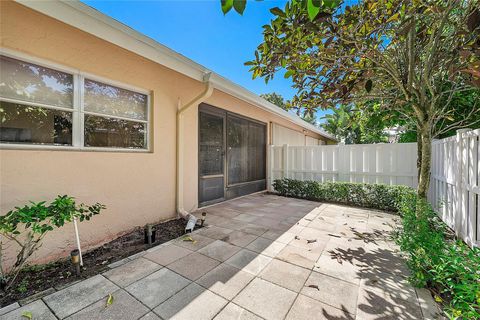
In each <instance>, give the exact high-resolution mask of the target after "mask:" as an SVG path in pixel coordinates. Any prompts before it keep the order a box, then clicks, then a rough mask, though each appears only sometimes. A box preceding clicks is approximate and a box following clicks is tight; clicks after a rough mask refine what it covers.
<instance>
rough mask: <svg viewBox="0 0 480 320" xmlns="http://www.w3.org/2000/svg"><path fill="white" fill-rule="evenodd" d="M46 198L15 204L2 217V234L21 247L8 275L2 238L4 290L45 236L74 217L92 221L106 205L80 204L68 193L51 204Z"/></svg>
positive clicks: (0, 254) (0, 260)
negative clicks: (47, 202)
mask: <svg viewBox="0 0 480 320" xmlns="http://www.w3.org/2000/svg"><path fill="white" fill-rule="evenodd" d="M45 203H46V202H45V201H42V202H37V203H35V202H31V204H30V205H25V206H24V207H16V208H15V210H12V211H9V212H8V213H7V214H6V215H4V216H0V234H1V235H2V236H3V237H5V238H6V239H7V240H9V241H11V242H13V243H15V244H16V245H18V247H19V251H18V253H17V258H16V261H15V263H14V264H13V266H12V267H11V269H10V270H9V272H8V274H6V273H5V270H4V269H3V252H4V243H3V242H2V241H0V280H1V281H2V283H3V286H4V290H5V291H6V290H8V289H9V288H10V287H11V286H12V284H13V283H14V282H15V280H16V278H17V276H18V274H19V272H20V271H21V270H22V269H23V268H24V267H25V264H26V262H27V260H28V259H29V258H30V256H31V255H32V254H33V253H34V252H35V251H36V250H38V248H40V246H41V243H42V240H43V238H44V237H45V235H46V234H47V233H48V232H49V231H52V230H54V229H55V228H60V227H62V226H64V225H65V223H67V222H71V221H72V220H73V219H74V218H77V219H79V220H80V221H84V220H90V218H91V217H92V216H94V215H97V214H99V213H100V211H101V210H102V209H105V206H104V205H102V204H99V203H96V204H94V205H91V206H87V205H85V204H83V203H82V204H80V205H77V204H76V203H75V199H74V198H73V197H69V196H66V195H64V196H58V197H57V198H56V199H55V200H54V201H53V202H52V203H50V205H45Z"/></svg>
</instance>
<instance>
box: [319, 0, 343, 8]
mask: <svg viewBox="0 0 480 320" xmlns="http://www.w3.org/2000/svg"><path fill="white" fill-rule="evenodd" d="M339 5H340V0H323V6H324V7H327V8H330V9H334V8H335V7H338V6H339Z"/></svg>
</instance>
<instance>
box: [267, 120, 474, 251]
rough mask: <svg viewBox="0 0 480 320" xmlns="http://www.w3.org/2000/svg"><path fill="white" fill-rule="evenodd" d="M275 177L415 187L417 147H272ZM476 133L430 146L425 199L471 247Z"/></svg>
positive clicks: (460, 134) (464, 132) (465, 131)
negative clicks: (429, 173)
mask: <svg viewBox="0 0 480 320" xmlns="http://www.w3.org/2000/svg"><path fill="white" fill-rule="evenodd" d="M269 154H270V155H271V157H270V166H269V174H268V186H269V189H271V188H272V187H271V183H272V181H273V180H274V179H279V178H284V177H286V178H293V179H299V180H315V181H319V182H325V181H350V182H365V183H385V184H389V185H407V186H410V187H413V188H416V187H417V168H416V161H417V145H416V143H399V144H370V145H331V146H326V145H320V146H289V145H283V146H270V150H269ZM479 161H480V129H478V130H473V131H472V130H468V129H463V130H459V131H458V133H457V135H456V136H454V137H450V138H446V139H442V140H435V141H434V142H433V143H432V168H431V183H430V190H429V201H430V202H431V203H432V205H433V207H434V208H435V209H436V210H437V212H438V213H439V215H440V217H441V218H442V220H443V221H445V223H446V224H447V225H448V226H450V227H451V228H452V229H453V230H455V232H456V234H457V235H458V236H459V237H461V238H462V239H464V240H465V241H466V242H467V243H468V244H469V245H473V246H480V186H479V184H480V183H479V180H480V164H479Z"/></svg>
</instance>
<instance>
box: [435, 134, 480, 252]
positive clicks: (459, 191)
mask: <svg viewBox="0 0 480 320" xmlns="http://www.w3.org/2000/svg"><path fill="white" fill-rule="evenodd" d="M479 139H480V130H474V131H472V130H468V129H463V130H458V132H457V135H456V136H454V137H450V138H446V139H442V140H437V141H434V142H433V144H432V175H431V187H430V194H429V199H430V202H431V203H432V205H433V206H434V207H435V209H436V210H437V211H438V212H439V214H440V216H441V218H442V220H443V221H445V223H447V225H448V226H450V227H451V228H452V229H453V230H455V233H456V234H457V235H458V236H459V237H461V238H462V239H464V240H465V241H466V242H467V243H468V244H470V245H474V246H480V207H479V206H480V188H479V179H480V166H479V161H480V148H479Z"/></svg>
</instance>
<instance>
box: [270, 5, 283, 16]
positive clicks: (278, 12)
mask: <svg viewBox="0 0 480 320" xmlns="http://www.w3.org/2000/svg"><path fill="white" fill-rule="evenodd" d="M270 12H271V13H272V14H274V15H276V16H279V17H283V18H286V17H287V16H286V15H285V12H283V11H282V9H280V8H279V7H275V8H272V9H270Z"/></svg>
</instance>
